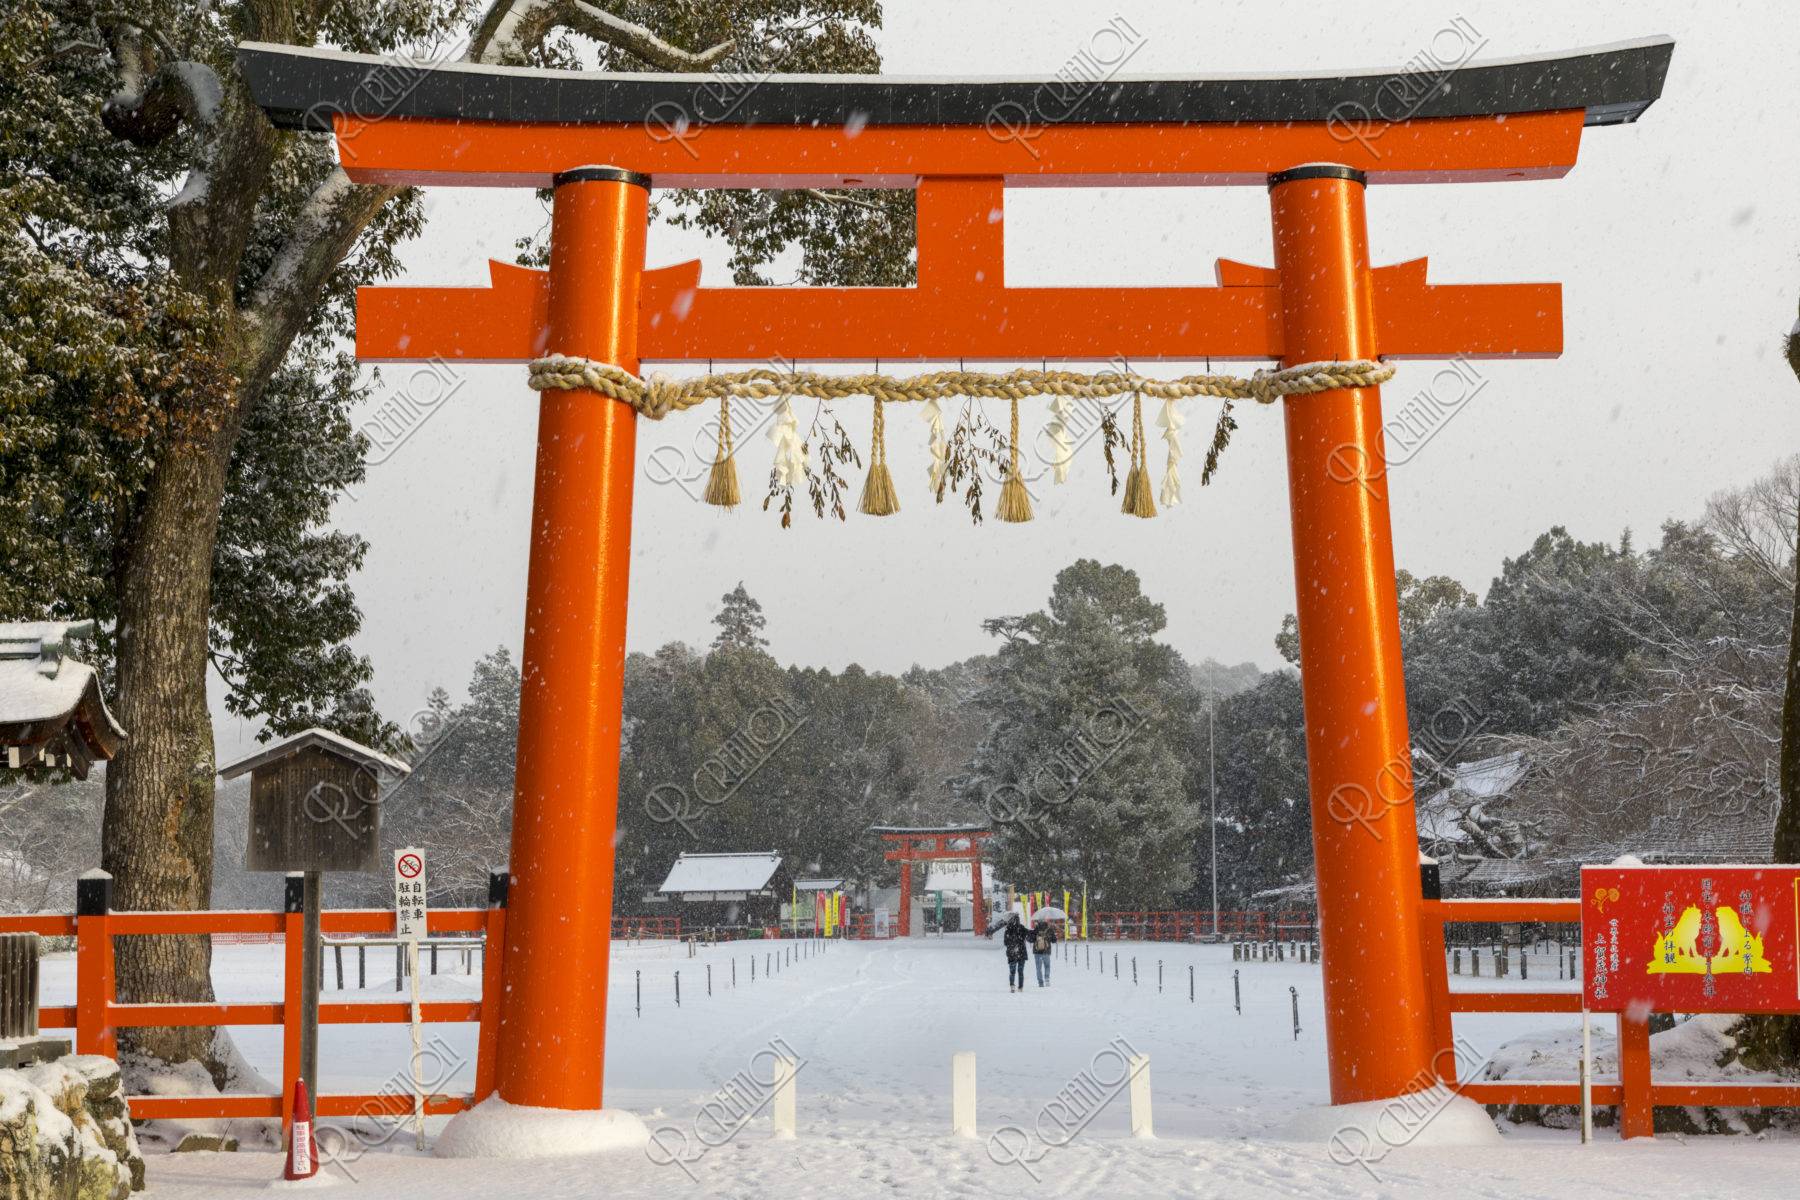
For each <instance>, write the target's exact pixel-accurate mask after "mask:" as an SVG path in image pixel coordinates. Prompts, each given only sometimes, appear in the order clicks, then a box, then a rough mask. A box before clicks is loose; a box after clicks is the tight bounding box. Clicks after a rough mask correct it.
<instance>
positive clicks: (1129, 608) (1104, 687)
mask: <svg viewBox="0 0 1800 1200" xmlns="http://www.w3.org/2000/svg"><path fill="white" fill-rule="evenodd" d="M1797 497H1800V456H1795V457H1793V458H1790V459H1787V460H1785V461H1784V462H1782V463H1780V464H1778V466H1777V468H1776V469H1775V470H1774V471H1773V472H1772V473H1770V474H1769V475H1767V476H1765V477H1763V478H1761V479H1758V480H1757V481H1755V482H1754V483H1752V484H1750V485H1748V486H1746V487H1744V488H1741V489H1736V490H1733V491H1730V492H1726V493H1723V494H1721V495H1719V496H1717V497H1715V498H1714V499H1713V500H1712V501H1711V502H1710V503H1709V504H1708V506H1707V508H1706V510H1705V512H1704V513H1702V514H1700V515H1699V516H1698V517H1696V518H1694V519H1689V520H1674V519H1671V520H1669V521H1667V522H1665V523H1664V524H1663V526H1662V528H1661V529H1660V531H1659V533H1658V536H1657V537H1656V539H1655V541H1654V543H1653V544H1648V545H1640V543H1639V541H1638V539H1636V538H1635V537H1633V536H1632V535H1631V534H1629V533H1626V534H1623V535H1621V537H1620V538H1619V539H1618V541H1616V542H1610V543H1609V542H1581V541H1578V540H1577V539H1575V538H1574V537H1572V536H1571V535H1570V534H1569V533H1568V532H1567V531H1566V530H1565V529H1563V528H1561V527H1556V528H1552V529H1550V530H1548V531H1546V532H1545V533H1543V534H1542V535H1541V536H1539V537H1538V538H1536V539H1535V540H1534V541H1533V542H1532V544H1531V545H1529V546H1526V547H1524V548H1522V550H1521V551H1520V553H1519V554H1518V555H1517V556H1516V557H1512V558H1508V559H1506V560H1504V561H1503V562H1502V563H1501V564H1500V565H1499V570H1498V573H1497V574H1496V575H1495V576H1494V578H1493V579H1492V580H1491V582H1490V583H1489V584H1488V586H1487V587H1486V589H1485V591H1484V592H1483V593H1480V594H1477V593H1476V592H1475V591H1473V590H1471V589H1469V588H1467V587H1465V586H1464V585H1463V584H1462V583H1460V582H1458V581H1456V580H1453V579H1450V578H1447V577H1445V576H1442V575H1416V574H1413V573H1412V572H1409V571H1401V572H1399V573H1398V583H1399V591H1400V621H1401V638H1402V645H1403V649H1404V656H1405V663H1406V679H1407V697H1408V709H1409V716H1410V718H1411V725H1412V730H1413V737H1414V751H1413V762H1412V768H1413V774H1414V782H1415V790H1416V794H1417V796H1418V797H1419V799H1420V801H1421V803H1422V805H1423V803H1424V802H1425V801H1426V800H1427V799H1428V798H1431V797H1434V796H1441V798H1442V802H1443V803H1445V804H1447V805H1449V806H1450V807H1449V808H1448V809H1447V810H1445V811H1435V812H1422V813H1421V823H1422V825H1424V824H1429V825H1430V827H1431V828H1433V829H1434V830H1437V831H1439V832H1440V833H1442V832H1443V831H1446V830H1447V831H1449V836H1450V837H1451V839H1452V840H1453V841H1454V842H1455V845H1456V848H1457V849H1456V852H1457V853H1463V854H1474V855H1479V856H1482V857H1494V858H1517V859H1542V858H1564V859H1566V858H1580V857H1590V858H1591V857H1596V856H1600V855H1605V856H1607V857H1611V856H1612V855H1614V854H1617V853H1620V852H1624V851H1627V850H1629V849H1630V848H1631V847H1632V846H1633V844H1634V840H1635V839H1638V838H1641V837H1643V836H1646V835H1647V834H1649V833H1650V832H1651V831H1655V832H1656V833H1657V835H1658V836H1661V837H1666V836H1667V835H1668V833H1669V832H1670V830H1671V829H1673V830H1676V831H1680V830H1683V829H1690V828H1691V829H1692V830H1694V831H1696V832H1700V831H1704V830H1705V829H1707V828H1709V827H1711V826H1714V825H1717V824H1718V823H1719V822H1720V821H1735V822H1739V823H1749V824H1750V825H1752V826H1759V823H1760V826H1759V827H1766V826H1767V825H1769V824H1770V823H1772V821H1773V817H1774V813H1775V809H1776V805H1777V803H1778V800H1777V778H1776V762H1777V757H1778V754H1779V744H1780V717H1781V704H1782V695H1783V676H1784V671H1785V664H1786V653H1787V642H1788V636H1789V629H1790V626H1791V623H1792V619H1793V610H1794V595H1795V583H1794V570H1795V565H1794V551H1795V545H1794V543H1795V530H1796V523H1797V522H1796V503H1797V499H1796V498H1797ZM1021 599H1022V600H1024V599H1025V598H1021ZM1022 607H1024V606H1023V605H1022ZM770 619H771V618H770V617H769V616H768V615H767V614H765V613H764V611H763V610H762V607H761V606H760V605H759V604H758V603H757V601H756V600H755V598H754V597H753V596H752V595H750V593H749V592H748V591H747V590H746V589H745V588H744V587H743V585H741V584H740V585H739V586H738V587H737V588H735V589H734V590H732V591H731V592H730V593H728V594H726V595H725V596H724V597H723V598H722V603H721V606H720V609H719V612H718V615H717V616H716V617H715V619H714V622H713V628H712V629H711V630H710V631H708V633H707V635H706V640H705V644H704V645H698V646H695V645H688V644H684V643H679V642H677V643H670V644H668V645H666V646H663V647H662V648H660V649H659V650H657V651H655V652H654V653H650V654H643V653H639V654H633V655H631V656H630V658H629V659H628V661H627V664H626V682H625V730H624V735H623V767H622V771H621V779H620V801H619V827H620V840H619V860H618V886H617V896H618V899H617V901H616V904H617V907H618V910H619V911H621V912H635V911H641V910H640V908H639V904H640V898H641V896H642V894H643V893H644V892H645V891H647V890H650V889H653V888H654V887H655V886H656V885H657V884H658V883H659V882H660V881H661V879H662V877H663V875H664V874H665V873H666V872H667V870H668V868H669V865H670V863H671V862H672V861H673V860H674V858H675V856H676V855H677V854H678V853H680V852H682V851H684V850H691V851H727V850H770V849H773V850H776V851H779V852H780V853H781V854H782V855H783V856H784V858H785V860H786V861H787V862H788V863H789V864H790V866H792V868H793V869H794V870H796V871H797V872H802V873H807V872H814V871H816V872H819V873H822V874H826V875H843V876H848V877H851V878H855V879H872V880H876V881H879V882H890V881H891V879H892V875H893V871H892V868H891V866H890V865H889V864H886V863H883V862H882V861H881V858H880V851H879V848H878V846H877V844H876V843H875V841H874V840H873V839H872V838H870V837H869V836H868V835H867V832H866V831H867V830H868V828H869V826H871V825H876V824H924V823H933V822H975V821H992V822H994V823H995V827H996V829H997V831H998V836H997V837H996V839H995V850H996V859H997V862H996V867H997V870H998V871H999V873H1000V875H1001V877H1002V878H1005V879H1008V880H1010V881H1012V882H1015V883H1017V884H1019V885H1020V886H1024V887H1049V888H1057V889H1060V888H1062V887H1080V886H1081V885H1083V884H1086V885H1087V886H1088V888H1089V889H1090V894H1091V895H1092V897H1093V899H1094V901H1095V902H1096V903H1098V904H1102V905H1104V906H1105V907H1107V908H1146V907H1169V906H1175V905H1181V906H1193V907H1206V906H1207V904H1209V903H1210V895H1211V889H1212V883H1213V881H1212V878H1211V875H1210V861H1211V854H1210V848H1211V840H1212V839H1211V837H1210V830H1209V828H1208V823H1207V815H1208V811H1209V798H1210V792H1209V773H1208V750H1209V736H1210V746H1211V748H1212V749H1213V751H1214V759H1215V769H1216V780H1217V797H1218V800H1217V813H1218V830H1217V835H1218V861H1219V879H1218V887H1219V894H1220V899H1221V903H1222V904H1225V905H1230V906H1236V905H1242V904H1248V903H1253V902H1254V901H1253V897H1255V896H1256V894H1257V893H1259V892H1264V891H1267V890H1269V889H1275V888H1280V887H1283V886H1284V885H1292V884H1296V883H1305V882H1307V881H1308V880H1309V879H1310V877H1311V869H1312V843H1311V832H1310V815H1309V806H1308V800H1307V779H1306V753H1305V738H1304V719H1303V714H1302V708H1301V689H1300V678H1299V674H1298V671H1297V669H1296V668H1294V667H1287V668H1283V669H1279V670H1274V671H1268V672H1265V671H1262V670H1260V669H1258V668H1257V667H1256V666H1254V665H1252V664H1250V663H1241V664H1239V665H1236V666H1227V665H1225V664H1221V663H1218V662H1215V661H1212V660H1210V659H1209V660H1206V661H1203V662H1199V663H1190V662H1187V661H1185V660H1184V659H1183V658H1182V656H1181V655H1180V654H1179V653H1178V652H1177V651H1176V650H1175V649H1174V648H1173V647H1171V646H1169V645H1168V644H1167V643H1166V642H1165V641H1163V640H1161V639H1162V635H1163V633H1164V628H1165V625H1166V617H1165V609H1164V606H1163V604H1162V603H1161V602H1160V600H1159V599H1158V598H1157V597H1153V596H1147V595H1145V594H1144V592H1143V589H1142V586H1141V583H1140V581H1139V579H1138V576H1137V573H1136V572H1134V571H1132V570H1130V569H1129V568H1127V567H1124V566H1120V565H1114V564H1103V563H1100V562H1096V561H1093V560H1086V559H1084V560H1081V561H1077V562H1074V563H1072V564H1070V565H1069V566H1068V567H1066V568H1064V569H1063V570H1062V571H1061V572H1060V573H1059V574H1058V575H1057V578H1056V582H1055V586H1054V588H1053V589H1052V591H1051V594H1050V595H1049V596H1047V597H1042V598H1040V599H1039V603H1038V606H1037V607H1035V608H1027V609H1026V611H1023V612H1021V613H1017V614H996V615H993V616H991V617H989V618H988V619H986V620H985V621H984V622H983V627H984V629H985V630H986V631H987V632H988V633H989V634H990V635H992V637H993V643H994V644H993V650H992V651H991V652H990V653H988V654H984V655H982V656H979V657H976V658H971V659H968V660H965V661H963V662H958V663H953V664H950V665H947V666H940V667H930V668H927V667H914V668H912V669H911V670H909V671H907V672H905V673H904V674H901V675H886V674H882V673H879V672H871V671H867V670H864V669H863V668H861V667H858V666H854V665H853V666H850V667H848V668H846V669H844V670H842V671H838V672H832V671H828V670H823V669H819V668H809V667H797V666H786V665H783V664H782V663H779V662H777V661H776V660H775V659H774V658H773V657H772V656H771V655H770V654H769V653H768V651H767V648H766V641H765V638H764V636H763V634H764V630H765V629H766V625H767V622H768V621H769V620H770ZM776 619H778V618H776ZM1270 632H1271V636H1272V637H1273V638H1274V641H1275V646H1276V648H1277V649H1278V650H1279V651H1280V653H1281V654H1282V656H1283V657H1284V658H1285V659H1287V660H1288V661H1289V662H1290V663H1297V661H1298V642H1297V637H1296V634H1295V630H1294V624H1293V619H1292V617H1291V616H1289V617H1287V618H1286V619H1285V620H1284V619H1283V618H1282V616H1281V614H1279V613H1272V614H1271V616H1270ZM518 686H519V678H518V667H517V665H516V663H515V662H514V661H513V659H512V656H511V655H510V654H509V653H508V651H507V650H505V649H497V650H495V651H494V652H492V653H491V654H489V655H487V656H485V657H483V658H482V659H481V660H480V661H478V662H477V663H475V664H474V667H473V670H472V672H471V675H470V678H469V681H468V686H467V695H468V698H467V699H466V700H464V701H462V702H460V703H453V702H452V701H451V699H450V697H449V695H448V693H447V692H445V691H443V690H442V689H440V690H438V691H437V692H435V693H434V694H433V696H432V698H431V701H430V713H429V720H428V721H427V722H426V727H425V728H423V729H421V730H417V731H414V736H413V747H412V751H411V759H412V761H413V765H414V771H413V774H412V776H411V777H410V778H409V779H407V780H406V782H405V783H404V784H402V785H401V786H399V787H397V788H395V789H393V791H392V792H391V794H390V795H389V797H388V799H387V800H386V802H385V803H386V812H385V815H384V820H385V836H386V838H387V839H388V840H389V841H391V842H392V843H393V844H394V845H402V844H408V843H411V844H419V845H423V846H425V847H427V848H428V849H429V850H431V851H432V883H433V890H434V892H437V893H438V894H439V896H440V898H441V901H440V902H443V901H449V900H453V899H454V900H464V901H473V900H475V899H477V898H478V897H479V896H480V895H481V894H482V892H483V886H484V880H485V877H486V872H487V870H488V868H489V867H490V866H492V865H496V864H500V863H503V862H504V861H505V857H506V848H507V838H508V829H509V824H510V819H511V806H512V770H513V756H514V745H515V741H514V739H515V730H516V725H517V715H518ZM1209 716H1210V721H1209ZM1209 729H1210V735H1209ZM1515 752H1516V753H1518V754H1519V755H1520V759H1521V762H1522V763H1523V764H1524V766H1523V770H1522V774H1521V776H1520V778H1519V779H1518V781H1517V784H1516V786H1513V787H1512V788H1511V789H1510V791H1509V792H1508V793H1507V794H1506V795H1505V796H1503V797H1500V798H1498V799H1494V798H1487V799H1483V800H1482V801H1481V802H1479V803H1469V802H1468V797H1467V796H1465V795H1462V794H1461V793H1458V792H1457V791H1456V789H1454V788H1450V789H1446V788H1445V785H1446V784H1448V783H1451V782H1453V781H1454V780H1455V778H1456V771H1455V768H1456V767H1457V766H1458V765H1460V764H1466V763H1468V762H1470V761H1473V760H1477V759H1482V758H1486V757H1490V756H1494V755H1497V754H1512V753H1515ZM14 791H15V792H16V793H18V794H17V795H14V796H11V797H7V798H5V799H4V801H0V844H3V845H6V846H8V847H10V848H11V850H10V851H9V853H10V857H9V858H8V859H7V860H6V862H5V864H4V870H0V908H4V909H6V910H12V911H19V910H29V909H34V908H40V907H52V908H61V907H66V906H67V904H68V902H69V899H70V897H71V895H72V878H73V876H74V874H76V873H78V872H79V871H80V870H82V869H84V868H85V867H88V866H91V865H93V864H94V863H95V862H96V861H97V859H98V831H99V806H100V803H101V798H100V789H99V787H98V786H97V785H96V784H95V783H93V782H89V783H87V784H65V785H59V786H55V787H37V788H32V789H27V788H19V787H15V789H14ZM27 792H28V793H29V795H28V796H27ZM245 799H246V790H245V788H244V786H243V784H242V782H241V781H240V783H239V784H238V785H235V786H227V787H224V788H222V789H221V790H220V793H219V814H218V816H219V819H218V824H217V841H216V847H217V870H216V876H215V885H214V902H215V904H217V905H220V906H235V905H251V906H258V907H266V906H269V905H272V904H274V903H276V901H277V899H278V895H279V881H278V880H275V879H272V878H267V877H256V876H248V875H245V874H244V873H243V872H242V870H241V869H240V868H241V862H242V856H243V838H244V824H243V822H244V815H243V814H244V805H245ZM386 886H387V883H386V879H385V877H373V876H372V877H368V878H367V879H362V878H345V877H336V878H333V879H332V880H331V881H330V883H329V889H330V896H329V899H330V902H332V903H334V904H347V903H372V904H380V903H385V902H386V898H385V896H384V890H385V888H386Z"/></svg>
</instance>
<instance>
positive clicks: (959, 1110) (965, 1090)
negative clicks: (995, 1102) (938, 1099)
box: [950, 1050, 975, 1138]
mask: <svg viewBox="0 0 1800 1200" xmlns="http://www.w3.org/2000/svg"><path fill="white" fill-rule="evenodd" d="M950 1132H951V1133H952V1134H954V1135H956V1136H957V1137H969V1138H972V1137H974V1136H975V1052H974V1051H973V1050H958V1051H957V1052H956V1053H955V1054H952V1055H951V1056H950Z"/></svg>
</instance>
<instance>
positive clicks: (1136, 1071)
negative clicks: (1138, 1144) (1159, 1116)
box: [1131, 1054, 1156, 1138]
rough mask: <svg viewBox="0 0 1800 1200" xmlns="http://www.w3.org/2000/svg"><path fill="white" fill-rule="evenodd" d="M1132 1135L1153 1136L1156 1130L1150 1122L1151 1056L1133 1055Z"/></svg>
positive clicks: (1139, 1136) (1138, 1136) (1140, 1136)
mask: <svg viewBox="0 0 1800 1200" xmlns="http://www.w3.org/2000/svg"><path fill="white" fill-rule="evenodd" d="M1131 1136H1132V1137H1137V1138H1151V1137H1155V1136H1156V1130H1155V1129H1154V1128H1153V1127H1152V1126H1151V1122H1150V1056H1149V1055H1148V1054H1134V1055H1132V1057H1131Z"/></svg>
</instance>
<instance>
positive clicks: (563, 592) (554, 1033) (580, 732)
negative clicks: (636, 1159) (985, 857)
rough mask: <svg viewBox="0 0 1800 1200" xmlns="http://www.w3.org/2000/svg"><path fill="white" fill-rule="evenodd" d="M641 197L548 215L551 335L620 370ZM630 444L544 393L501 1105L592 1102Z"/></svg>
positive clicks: (589, 190)
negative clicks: (502, 1101)
mask: <svg viewBox="0 0 1800 1200" xmlns="http://www.w3.org/2000/svg"><path fill="white" fill-rule="evenodd" d="M649 193H650V181H649V180H648V179H647V178H645V177H644V176H641V175H636V174H634V173H632V172H630V171H622V170H619V169H617V168H613V167H583V168H580V169H577V170H573V171H567V172H564V173H562V174H560V175H558V176H557V177H556V193H555V195H556V199H555V209H554V213H553V216H552V220H551V233H550V334H551V337H552V338H553V339H554V342H555V344H556V345H558V346H568V347H571V348H572V349H571V350H570V351H569V352H570V353H574V354H580V355H583V356H586V357H588V358H593V359H597V360H599V361H601V362H609V363H614V364H616V365H618V366H620V367H623V368H624V369H625V370H627V371H632V372H635V371H637V369H638V322H637V306H638V283H639V280H640V278H641V277H642V274H643V269H644V242H645V237H646V235H647V233H648V230H649V217H648V207H649ZM636 449H637V413H636V412H634V411H633V410H632V409H631V407H630V406H629V405H625V404H618V403H614V402H613V401H611V400H608V399H605V398H603V397H601V396H598V395H596V394H595V393H593V392H590V391H584V390H576V391H567V392H563V391H547V392H543V393H541V394H540V396H539V398H538V451H537V482H536V488H535V491H534V493H533V498H532V511H531V566H530V573H529V576H528V582H527V584H526V593H525V648H524V653H523V655H522V658H521V662H520V680H521V686H520V692H519V751H518V766H517V772H516V775H515V783H514V791H513V827H512V872H513V882H512V888H511V891H510V894H509V896H508V900H507V903H508V906H509V908H510V911H509V912H508V914H507V924H506V951H505V954H506V959H505V980H506V991H507V995H506V1000H505V1003H504V1004H503V1005H502V1007H501V1017H500V1062H499V1089H500V1097H501V1099H503V1100H505V1101H507V1102H508V1103H511V1104H523V1105H530V1106H532V1107H536V1108H600V1107H601V1106H602V1105H601V1092H602V1081H603V1080H604V1079H605V1075H606V983H607V977H608V970H607V968H608V965H609V961H610V956H611V952H612V907H613V837H614V832H615V830H616V829H617V826H618V812H619V806H618V788H619V732H620V725H621V722H622V713H623V704H624V684H625V608H626V604H625V601H626V587H627V584H628V583H629V581H630V564H631V488H632V481H633V478H634V477H635V475H636V473H637V462H636Z"/></svg>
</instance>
